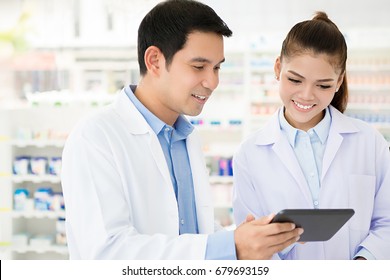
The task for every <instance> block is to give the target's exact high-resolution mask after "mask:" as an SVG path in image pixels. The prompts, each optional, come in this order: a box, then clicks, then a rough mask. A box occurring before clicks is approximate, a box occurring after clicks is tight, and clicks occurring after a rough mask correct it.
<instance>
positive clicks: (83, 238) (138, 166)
mask: <svg viewBox="0 0 390 280" xmlns="http://www.w3.org/2000/svg"><path fill="white" fill-rule="evenodd" d="M187 148H188V155H189V159H190V164H191V169H192V175H193V180H194V192H195V200H196V209H197V218H198V226H199V232H200V234H198V235H195V234H191V235H189V234H185V235H180V236H179V218H178V208H177V203H176V198H175V193H174V190H173V187H172V183H171V179H170V175H169V171H168V167H167V164H166V161H165V157H164V154H163V151H162V149H161V146H160V143H159V141H158V138H157V136H156V135H155V133H154V132H153V131H152V129H151V128H150V127H149V125H148V124H147V122H146V121H145V119H144V118H143V117H142V115H141V114H140V113H139V111H138V110H137V109H136V108H135V106H134V105H133V103H132V102H131V101H130V100H129V98H128V97H127V96H126V94H125V92H124V91H122V92H121V93H120V94H119V95H118V97H117V99H116V100H115V102H114V103H113V104H112V105H110V106H109V107H108V108H106V109H104V110H103V111H102V112H100V113H99V114H95V115H93V116H89V117H88V118H85V119H84V120H83V121H81V122H80V123H79V124H78V125H77V126H76V127H75V129H74V130H73V132H72V133H71V134H70V136H69V138H68V140H67V142H66V145H65V148H64V151H63V169H62V187H63V193H64V199H65V210H66V232H67V238H68V247H69V251H70V257H71V259H203V258H204V256H205V250H206V243H207V234H210V233H213V232H214V227H215V224H214V215H213V205H212V201H211V194H210V188H209V183H208V175H207V171H206V167H205V162H204V158H203V155H202V152H201V145H200V143H199V138H198V136H197V135H196V132H195V131H194V132H193V133H192V134H191V135H190V136H189V137H188V139H187Z"/></svg>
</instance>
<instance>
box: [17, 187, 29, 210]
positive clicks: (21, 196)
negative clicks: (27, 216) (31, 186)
mask: <svg viewBox="0 0 390 280" xmlns="http://www.w3.org/2000/svg"><path fill="white" fill-rule="evenodd" d="M28 195H29V192H28V190H27V189H16V190H15V192H14V210H17V211H23V210H26V201H27V198H28Z"/></svg>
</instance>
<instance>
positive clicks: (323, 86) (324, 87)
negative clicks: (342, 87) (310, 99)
mask: <svg viewBox="0 0 390 280" xmlns="http://www.w3.org/2000/svg"><path fill="white" fill-rule="evenodd" d="M320 88H322V89H328V88H331V86H328V85H320Z"/></svg>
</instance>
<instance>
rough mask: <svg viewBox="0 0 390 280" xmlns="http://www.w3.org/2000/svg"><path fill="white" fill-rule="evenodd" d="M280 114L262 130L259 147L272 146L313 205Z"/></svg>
mask: <svg viewBox="0 0 390 280" xmlns="http://www.w3.org/2000/svg"><path fill="white" fill-rule="evenodd" d="M278 114H279V112H276V113H275V114H274V115H273V116H272V118H271V120H270V122H268V123H267V125H266V126H265V127H264V129H263V130H261V131H260V132H259V134H258V137H257V139H256V144H257V145H272V144H273V145H272V150H273V151H274V152H275V154H276V155H277V157H279V159H280V162H281V164H283V165H284V166H285V167H286V169H287V170H288V172H289V173H290V174H291V176H292V177H293V178H294V179H295V181H296V182H297V185H298V186H299V189H300V190H301V191H302V193H303V195H304V197H305V199H306V200H307V201H308V202H309V203H310V204H311V203H312V199H311V194H310V189H309V186H308V184H307V182H306V179H305V176H304V174H303V172H302V169H301V167H300V165H299V162H298V160H297V158H296V156H295V154H294V151H293V149H292V148H291V146H290V144H289V143H288V140H287V138H286V137H284V135H283V132H282V131H281V129H280V125H279V117H278Z"/></svg>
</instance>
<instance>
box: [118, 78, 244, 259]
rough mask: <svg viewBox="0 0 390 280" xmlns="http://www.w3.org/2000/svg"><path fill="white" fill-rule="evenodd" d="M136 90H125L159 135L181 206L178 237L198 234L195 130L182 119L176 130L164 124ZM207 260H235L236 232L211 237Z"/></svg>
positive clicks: (134, 87) (176, 124) (131, 87)
mask: <svg viewBox="0 0 390 280" xmlns="http://www.w3.org/2000/svg"><path fill="white" fill-rule="evenodd" d="M135 89H136V86H133V85H131V86H130V87H126V88H125V92H126V94H127V96H128V97H129V99H130V100H131V102H132V103H133V104H134V106H135V107H136V108H137V110H138V111H139V112H140V113H141V114H142V115H143V117H144V118H145V120H146V121H147V122H148V124H149V125H150V127H151V128H152V130H153V131H154V132H155V133H156V135H157V137H158V140H159V142H160V145H161V148H162V150H163V152H164V156H165V160H166V162H167V165H168V169H169V173H170V176H171V181H172V185H173V188H174V191H175V196H176V201H177V204H178V210H179V234H186V233H192V234H197V233H199V230H198V222H197V216H196V205H195V196H194V186H193V180H192V172H191V166H190V161H189V158H188V153H187V145H186V138H187V137H188V135H190V134H191V132H192V131H193V129H194V127H193V126H192V125H191V124H190V123H189V122H188V121H187V120H186V118H185V117H183V116H179V118H178V119H177V120H176V122H175V124H174V125H173V127H172V126H169V125H167V124H165V123H164V122H163V121H161V120H160V119H159V118H158V117H156V116H155V115H154V114H153V113H152V112H150V111H149V110H148V109H147V108H146V107H145V106H144V105H143V104H142V103H141V102H140V101H139V100H138V99H137V98H136V96H135V95H134V91H135ZM227 244H229V245H228V246H227ZM205 258H206V259H236V251H235V244H234V232H229V231H222V232H218V233H214V234H211V235H209V237H208V240H207V248H206V256H205Z"/></svg>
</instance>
